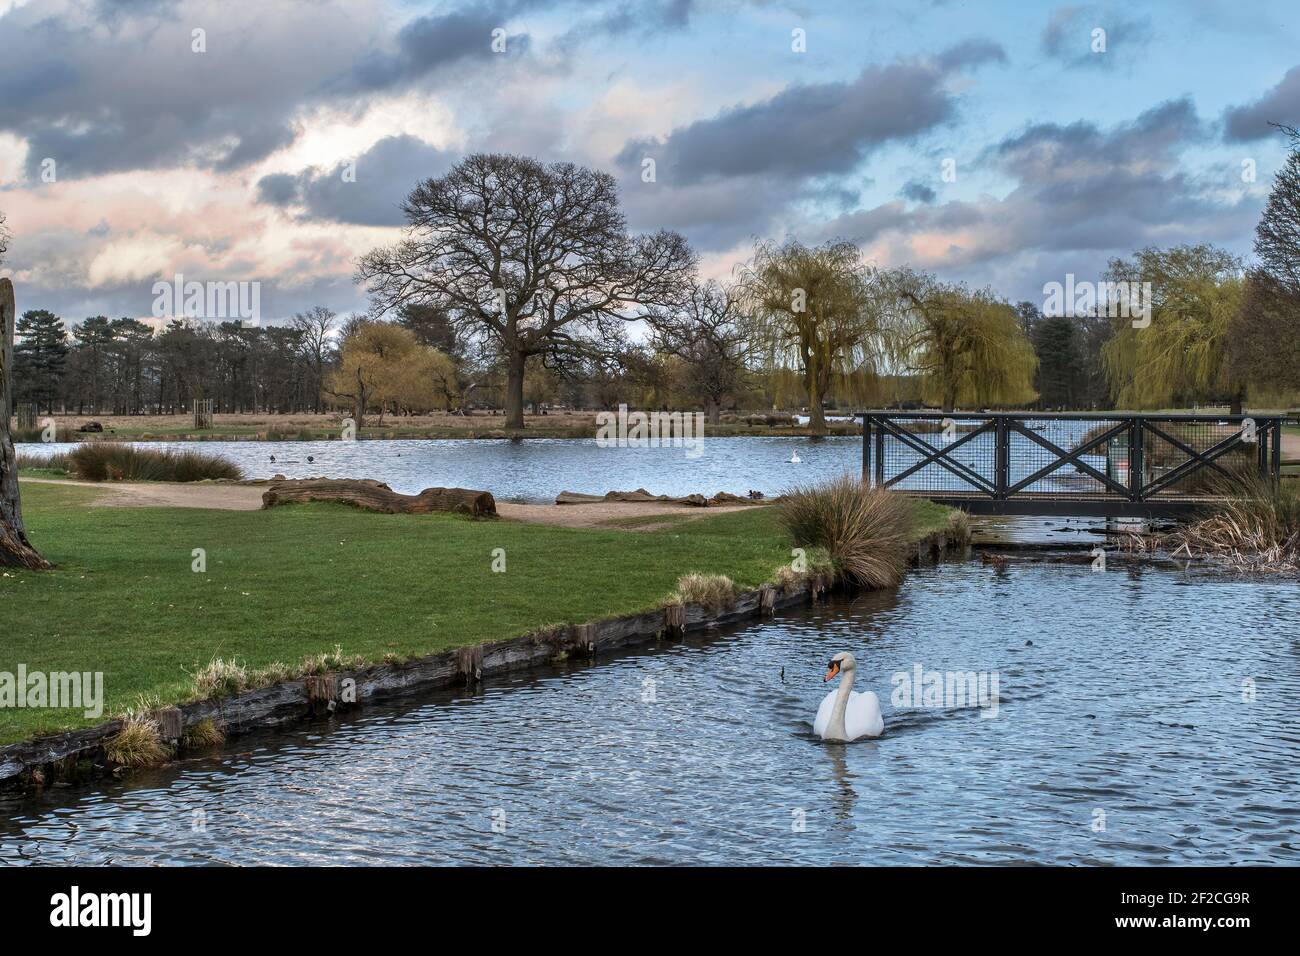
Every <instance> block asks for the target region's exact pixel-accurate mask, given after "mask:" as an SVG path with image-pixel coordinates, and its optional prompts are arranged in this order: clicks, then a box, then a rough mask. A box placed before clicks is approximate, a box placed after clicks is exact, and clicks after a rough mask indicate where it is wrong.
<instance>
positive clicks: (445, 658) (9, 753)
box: [0, 532, 950, 786]
mask: <svg viewBox="0 0 1300 956" xmlns="http://www.w3.org/2000/svg"><path fill="white" fill-rule="evenodd" d="M948 550H950V543H949V541H948V537H947V535H946V534H944V533H943V532H935V533H933V534H929V535H926V536H925V537H923V538H921V539H919V540H918V541H917V542H916V545H915V547H914V548H910V549H909V551H910V553H909V556H908V563H909V564H911V565H913V566H916V565H920V564H924V563H927V562H928V561H930V560H933V559H936V558H938V557H939V556H940V555H942V554H943V553H945V552H947V551H948ZM834 583H835V582H834V581H833V580H832V579H831V577H830V576H829V575H816V576H813V577H811V578H808V579H805V580H804V581H802V582H800V583H799V584H798V585H797V586H796V587H794V588H792V589H791V590H788V591H787V590H783V589H782V588H781V587H779V586H777V585H774V584H765V585H763V586H761V587H758V588H755V589H754V590H752V591H745V592H742V593H741V594H740V595H738V596H737V598H736V600H735V601H734V602H732V603H731V604H730V605H729V606H728V607H726V608H723V609H722V610H721V611H719V612H718V613H716V614H715V613H711V612H710V610H709V609H708V608H706V607H705V606H704V605H700V604H687V605H668V606H666V607H661V608H656V609H654V610H651V611H645V612H643V613H641V614H631V615H626V616H624V617H616V618H610V619H608V620H603V621H595V622H592V623H588V624H577V625H565V626H560V627H554V628H546V629H542V630H539V631H533V632H530V633H528V634H524V635H522V636H520V637H514V638H508V639H505V640H499V641H488V642H486V643H484V644H475V645H471V646H469V647H461V648H456V649H454V650H450V651H442V652H439V653H437V654H432V655H430V656H428V657H421V658H417V659H415V660H410V661H402V662H397V663H388V664H372V665H367V666H364V667H359V668H355V669H352V670H341V671H332V672H330V673H328V674H323V675H319V676H310V677H304V678H298V679H294V680H288V681H283V682H281V683H278V684H271V685H269V686H267V687H261V688H258V689H257V690H251V691H245V692H244V693H240V694H234V695H232V696H230V697H220V698H210V699H207V700H199V701H193V702H191V703H188V704H181V705H178V706H176V707H166V708H163V709H162V710H161V711H159V712H158V713H157V714H156V716H158V717H159V718H160V725H161V726H162V728H163V734H164V737H165V738H167V740H166V742H167V743H170V744H172V745H173V746H175V745H176V744H178V743H179V739H180V737H181V735H182V734H183V733H184V730H185V728H188V727H192V726H194V725H195V724H198V723H201V722H202V721H204V720H209V719H210V720H212V721H214V722H215V723H216V724H217V725H218V726H220V727H221V728H222V730H224V732H225V733H226V735H227V736H237V735H238V734H241V733H246V732H248V731H250V730H253V729H256V728H262V727H277V726H281V725H284V724H288V723H295V722H297V721H300V720H304V719H306V718H309V717H313V716H320V715H321V714H323V713H332V712H334V711H335V710H338V709H346V708H352V707H356V706H359V705H361V704H364V703H365V702H367V701H370V700H381V699H383V698H386V697H394V696H399V695H402V694H410V693H416V692H420V691H429V690H438V689H442V688H446V687H451V686H454V685H458V684H459V685H468V684H472V683H474V682H475V681H479V680H482V679H483V678H485V677H490V676H493V675H497V674H505V673H509V672H511V671H517V670H523V669H526V668H529V667H536V666H539V665H542V664H548V663H554V662H556V661H559V660H565V659H568V658H570V657H575V656H584V657H594V656H595V655H596V654H598V653H600V652H601V651H610V650H616V649H618V648H623V647H631V646H634V645H637V644H644V643H648V642H649V641H652V640H656V639H658V638H660V637H662V636H677V635H681V634H685V633H688V632H691V631H701V630H705V629H707V628H710V627H717V626H721V625H724V624H734V623H737V622H740V621H744V620H748V619H751V618H755V617H761V616H766V615H770V614H773V613H775V612H776V611H777V610H780V609H782V608H788V607H793V606H795V605H797V604H803V603H806V602H807V601H810V600H811V601H815V600H817V599H818V598H819V597H820V596H821V595H822V594H824V593H825V592H826V591H827V590H829V589H830V588H831V587H832V586H833V585H834ZM122 725H123V721H122V720H120V719H118V720H110V721H107V722H105V723H102V724H96V725H95V726H93V727H85V728H83V729H81V730H74V731H69V732H67V733H63V734H54V735H50V736H47V737H40V738H36V739H34V740H25V741H21V742H19V743H16V744H9V745H7V746H4V747H0V786H6V785H12V784H13V783H15V782H16V781H18V782H22V781H20V778H22V777H23V775H24V774H29V773H30V772H32V771H38V770H39V771H44V770H46V769H50V770H51V771H54V772H55V773H56V775H57V770H58V768H59V766H64V767H66V766H67V765H68V764H69V763H75V762H77V761H81V760H86V759H89V760H92V761H93V762H94V763H95V765H96V767H95V769H96V770H99V771H103V770H107V769H108V766H107V763H108V762H107V759H106V757H105V756H104V745H105V744H106V743H107V742H108V741H109V740H110V739H111V738H112V737H113V736H115V735H116V734H117V733H119V732H120V731H121V729H122Z"/></svg>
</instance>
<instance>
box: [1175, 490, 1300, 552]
mask: <svg viewBox="0 0 1300 956" xmlns="http://www.w3.org/2000/svg"><path fill="white" fill-rule="evenodd" d="M1217 490H1218V491H1219V492H1220V493H1221V494H1222V495H1223V496H1224V498H1223V501H1222V503H1221V504H1219V505H1217V506H1216V508H1215V511H1214V512H1213V513H1212V514H1209V515H1207V516H1205V517H1203V518H1200V519H1198V520H1196V521H1192V522H1191V523H1189V524H1187V525H1184V526H1183V527H1181V528H1178V529H1177V530H1175V531H1173V532H1170V533H1169V534H1168V535H1165V537H1164V538H1163V540H1162V541H1161V544H1162V545H1163V546H1164V547H1165V548H1166V549H1168V550H1169V551H1172V552H1173V553H1174V554H1175V555H1178V554H1185V555H1187V556H1188V557H1205V558H1212V559H1215V560H1218V561H1220V562H1222V563H1224V564H1226V565H1228V566H1230V567H1233V568H1235V569H1237V570H1239V571H1243V572H1271V573H1284V574H1286V573H1300V482H1297V481H1294V480H1290V479H1284V480H1283V481H1282V482H1281V483H1280V484H1279V485H1277V486H1276V487H1274V485H1273V484H1272V483H1271V482H1270V481H1267V480H1263V479H1259V478H1252V479H1249V480H1246V481H1243V482H1235V483H1234V484H1233V485H1232V487H1231V488H1228V487H1222V488H1219V489H1217Z"/></svg>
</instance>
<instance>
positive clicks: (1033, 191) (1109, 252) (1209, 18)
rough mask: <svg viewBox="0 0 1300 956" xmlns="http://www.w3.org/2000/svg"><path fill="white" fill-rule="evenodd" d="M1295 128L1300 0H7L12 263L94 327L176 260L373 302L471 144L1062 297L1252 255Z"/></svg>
mask: <svg viewBox="0 0 1300 956" xmlns="http://www.w3.org/2000/svg"><path fill="white" fill-rule="evenodd" d="M1098 30H1104V31H1105V35H1104V44H1105V50H1104V52H1094V50H1093V47H1094V45H1097V40H1096V39H1094V38H1095V37H1100V35H1099V34H1097V33H1096V31H1098ZM195 31H202V33H200V34H197V36H198V37H199V39H198V40H196V33H195ZM796 31H802V33H798V32H796ZM494 36H495V37H497V38H498V40H501V39H503V40H504V50H503V51H501V50H497V51H494V49H493V38H494ZM496 45H497V46H498V47H500V46H502V45H503V44H502V43H501V42H498V43H497V44H496ZM196 46H200V47H205V49H204V50H203V51H201V52H196V50H195V47H196ZM1270 120H1272V121H1277V122H1288V123H1291V124H1293V125H1300V13H1298V12H1297V6H1296V4H1295V2H1294V0H1276V2H1273V0H1251V2H1249V3H1242V2H1241V0H1224V2H1220V0H1176V2H1168V3H1158V2H1153V3H1147V4H1138V3H1132V2H1125V3H1116V4H1114V5H1105V4H1103V5H1100V6H1097V5H1089V4H1078V5H1074V4H1058V3H1054V2H1049V0H1043V2H1034V0H1008V2H994V0H983V2H975V0H970V2H960V0H933V2H925V0H895V2H892V3H873V2H843V3H837V2H822V0H794V2H791V3H783V2H780V0H749V2H745V0H568V2H565V0H475V2H415V0H0V211H2V212H3V213H4V214H5V215H6V216H7V219H8V229H9V231H10V232H11V233H12V241H11V244H10V251H9V254H8V261H7V263H6V265H5V271H6V272H8V273H9V274H11V275H12V276H13V277H14V278H15V283H16V285H17V287H18V293H19V297H20V303H19V306H20V308H21V309H27V308H36V307H47V308H51V309H54V310H55V311H57V312H58V313H59V314H60V315H62V316H63V317H64V318H65V319H68V320H71V321H80V320H81V319H82V318H84V317H85V316H87V315H94V314H99V313H105V314H108V315H110V316H124V315H129V316H146V315H148V314H149V313H150V310H151V305H152V301H153V296H152V293H151V287H152V285H153V283H154V282H155V281H157V280H159V279H160V278H166V279H168V280H170V279H171V277H172V276H173V275H174V274H176V273H178V272H179V273H183V274H184V275H185V276H186V278H187V279H198V280H200V281H210V280H222V281H232V280H234V281H255V282H260V283H261V288H262V311H263V315H264V316H265V317H267V318H270V319H274V318H276V317H282V316H287V315H290V314H292V313H293V312H295V311H300V310H302V309H305V308H307V307H309V306H312V305H316V304H323V305H328V306H330V307H333V308H335V309H337V310H339V311H347V310H352V309H360V308H364V306H365V299H364V296H363V295H362V293H361V292H360V290H359V289H358V288H357V287H356V286H355V285H354V284H353V282H352V273H353V263H354V260H355V258H356V257H357V256H358V255H360V254H361V253H363V252H365V251H366V250H367V249H369V248H370V247H371V246H373V245H376V244H380V243H387V242H390V241H392V240H393V239H395V238H396V237H397V236H398V235H399V230H400V224H401V214H400V210H399V204H400V201H401V198H402V196H403V195H404V194H405V193H406V192H407V191H408V190H409V189H410V187H411V186H412V185H413V184H414V183H415V182H416V181H417V180H418V179H420V178H423V177H428V176H437V175H439V174H440V173H442V172H443V171H445V170H446V169H447V168H448V167H449V166H450V165H451V164H452V163H454V162H455V161H456V160H457V158H458V157H460V156H463V155H465V154H466V153H470V152H476V151H508V152H519V153H527V154H530V155H534V156H538V157H541V158H543V159H546V160H570V161H575V162H580V163H584V164H587V165H591V166H594V167H598V168H600V169H604V170H607V171H609V172H611V173H613V174H614V175H615V176H617V177H618V179H619V181H620V183H621V184H622V192H623V201H624V205H625V207H626V209H627V212H628V216H629V221H630V223H631V225H632V226H633V228H635V229H638V230H640V229H651V228H658V227H669V228H673V229H677V230H680V231H681V232H683V233H684V234H685V235H686V236H687V237H688V238H689V239H690V240H691V242H692V244H693V245H694V247H695V248H696V249H697V251H698V252H699V253H700V256H701V263H702V268H703V270H704V271H705V272H706V273H708V274H711V275H717V276H720V277H721V276H725V275H727V274H729V273H730V271H731V269H732V267H733V265H734V264H735V263H736V262H737V261H738V260H740V259H742V258H744V256H745V255H746V253H747V251H748V250H749V249H751V248H752V244H753V240H754V238H755V237H774V238H780V237H783V236H785V235H793V236H797V237H798V238H800V239H803V240H805V241H809V242H813V241H821V240H824V239H828V238H846V239H851V240H853V241H855V242H857V243H858V244H859V245H860V246H861V247H862V249H863V250H864V252H865V253H866V254H867V255H868V256H869V257H871V258H872V259H873V260H875V261H876V262H877V263H879V264H881V265H897V264H901V263H911V264H912V265H915V266H917V267H921V268H925V269H930V270H934V271H937V272H938V273H940V274H941V275H943V276H945V277H947V278H952V279H962V280H965V281H968V282H970V283H973V284H975V285H980V286H983V285H991V286H993V287H994V288H996V289H997V290H999V291H1000V292H1001V293H1002V294H1003V295H1005V296H1007V297H1008V298H1011V299H1020V298H1029V299H1033V300H1041V297H1042V287H1043V284H1044V283H1045V282H1049V281H1063V279H1064V276H1065V274H1066V273H1067V272H1073V273H1075V274H1076V276H1079V277H1081V278H1084V277H1090V276H1091V277H1096V276H1097V275H1098V273H1099V272H1100V270H1102V269H1103V268H1104V267H1105V262H1106V260H1107V258H1108V257H1110V256H1113V255H1117V254H1124V253H1127V252H1130V251H1132V250H1134V249H1136V248H1139V247H1141V246H1144V245H1148V244H1159V245H1168V244H1173V243H1177V242H1184V241H1209V242H1214V243H1218V244H1220V245H1223V246H1227V247H1228V248H1230V249H1232V250H1233V251H1235V252H1238V253H1240V254H1243V255H1246V254H1248V253H1249V250H1250V243H1251V237H1252V230H1253V228H1254V224H1255V222H1256V220H1257V218H1258V215H1259V212H1260V210H1261V208H1262V205H1263V202H1264V199H1265V198H1266V196H1267V192H1268V187H1269V183H1270V181H1271V179H1272V176H1273V173H1274V171H1275V170H1276V169H1277V167H1278V165H1279V163H1280V161H1281V159H1282V157H1283V155H1284V148H1283V147H1284V140H1283V138H1282V137H1281V136H1279V135H1278V134H1277V133H1276V132H1275V131H1273V130H1271V129H1270V127H1269V125H1268V122H1269V121H1270ZM646 159H653V160H654V162H655V176H654V181H653V182H645V181H643V176H642V170H643V168H644V164H645V160H646ZM1252 168H1253V170H1254V173H1255V175H1254V176H1253V177H1252V176H1251V175H1250V172H1251V170H1252ZM351 171H354V172H355V176H353V175H350V172H351ZM1252 179H1253V181H1252Z"/></svg>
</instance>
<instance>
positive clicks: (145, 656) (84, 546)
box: [0, 483, 946, 744]
mask: <svg viewBox="0 0 1300 956" xmlns="http://www.w3.org/2000/svg"><path fill="white" fill-rule="evenodd" d="M99 494H101V492H100V491H99V490H98V489H93V488H84V487H78V486H60V485H57V484H31V483H24V484H23V511H24V515H25V517H26V520H27V525H28V532H29V536H30V537H31V540H32V542H33V543H34V544H35V545H36V546H37V548H39V549H40V551H41V552H42V553H43V554H44V555H45V556H46V557H48V558H49V559H50V560H52V561H54V562H56V563H57V565H58V569H57V570H55V571H53V572H49V573H34V572H19V571H13V570H9V571H7V572H6V573H5V575H4V576H3V577H0V606H3V608H4V633H3V636H2V637H0V671H9V672H11V673H12V672H15V671H16V670H17V666H18V665H19V664H20V663H21V664H25V665H26V666H27V669H28V671H29V672H31V671H38V670H39V671H63V670H76V671H91V672H94V671H103V673H104V685H105V698H106V700H105V709H106V712H108V713H111V712H114V711H120V710H121V709H123V708H125V707H127V706H130V705H131V704H132V703H134V702H135V701H136V699H137V698H138V696H139V695H141V694H146V695H157V696H158V697H159V698H160V699H161V700H162V701H163V702H176V701H180V700H183V699H185V698H186V697H187V695H188V694H189V689H190V675H191V674H192V673H193V672H194V671H195V670H197V669H198V668H199V667H201V666H202V665H204V664H206V663H207V662H208V661H210V660H211V659H212V658H214V657H222V658H225V659H227V660H229V659H238V660H239V661H241V662H242V663H245V664H247V665H249V666H251V667H264V666H267V665H269V664H272V663H276V662H283V663H286V664H290V665H296V664H298V663H300V662H301V659H302V658H303V657H304V656H305V655H308V654H315V653H320V652H323V651H328V650H331V649H333V647H334V646H335V645H341V646H342V649H343V652H344V653H345V654H347V655H360V656H362V657H364V658H366V659H368V660H376V661H377V660H380V659H382V658H383V657H384V656H385V655H387V654H394V655H397V656H399V657H409V656H420V655H425V654H431V653H434V652H437V651H440V650H445V649H448V648H452V647H457V646H461V645H466V644H474V643H479V642H482V641H487V640H494V639H498V638H507V637H513V636H516V635H519V634H523V633H526V632H528V631H532V630H535V629H537V628H541V627H545V626H548V625H557V624H572V623H581V622H584V621H590V620H596V619H599V618H602V617H609V616H614V615H619V614H627V613H632V612H635V611H639V610H644V609H647V608H651V607H654V606H658V605H660V604H662V603H663V601H664V598H665V597H666V596H667V595H668V594H669V593H670V592H671V591H672V590H673V588H674V586H675V585H676V582H677V579H678V578H679V577H680V576H681V575H683V574H687V573H690V572H703V573H710V574H726V575H729V576H730V577H731V578H733V579H734V580H735V581H736V583H737V584H738V585H740V586H741V587H754V586H757V585H759V584H762V583H763V582H765V581H767V580H769V579H770V578H771V576H772V574H773V572H774V571H775V570H776V568H778V567H779V566H781V565H783V564H788V563H789V561H790V545H789V542H788V539H787V537H786V535H785V534H784V533H783V532H782V531H781V530H780V529H779V528H778V527H777V525H776V522H775V515H774V513H773V510H772V509H770V508H754V509H752V510H746V511H739V512H733V513H730V514H722V515H717V516H710V517H704V518H699V519H698V520H694V521H681V522H671V523H669V524H667V525H666V526H664V527H663V528H662V529H661V530H650V531H641V532H629V531H623V530H614V529H611V530H591V529H570V528H555V527H546V526H542V525H526V524H518V523H512V522H504V521H495V522H474V521H470V520H468V519H465V518H460V517H454V516H450V515H418V516H417V515H378V514H372V513H369V512H364V511H360V510H357V509H354V508H349V507H346V506H340V505H325V504H309V505H292V506H287V507H281V508H274V509H271V510H268V511H208V510H198V509H183V508H175V509H172V508H90V507H87V504H88V503H89V502H90V501H91V500H92V499H93V498H94V497H95V496H96V495H99ZM919 515H920V524H919V526H918V531H922V530H929V528H930V527H933V526H937V525H939V524H942V522H943V520H944V519H945V518H946V511H945V509H942V508H937V507H935V506H932V505H928V504H926V505H924V506H921V508H920V511H919ZM195 548H202V549H204V550H205V551H206V557H207V571H206V573H196V572H194V571H193V570H191V565H192V562H193V561H194V558H193V557H192V552H193V550H194V549H195ZM495 548H502V549H504V550H505V559H506V571H505V573H494V572H493V571H492V569H491V564H492V558H493V549H495ZM94 722H95V721H93V720H88V719H84V718H83V717H82V715H81V713H80V712H79V711H69V710H58V711H50V710H45V711H41V710H27V709H14V708H6V709H3V710H0V744H3V743H8V742H12V741H14V740H19V739H23V738H25V737H30V736H33V735H35V734H37V733H43V732H51V731H56V730H63V729H68V728H69V727H75V726H80V725H83V724H89V723H94Z"/></svg>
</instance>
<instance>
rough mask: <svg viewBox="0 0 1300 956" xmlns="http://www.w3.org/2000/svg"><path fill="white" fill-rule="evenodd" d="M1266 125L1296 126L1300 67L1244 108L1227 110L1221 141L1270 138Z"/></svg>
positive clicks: (1299, 112) (1299, 108)
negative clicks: (1223, 138)
mask: <svg viewBox="0 0 1300 956" xmlns="http://www.w3.org/2000/svg"><path fill="white" fill-rule="evenodd" d="M1269 123H1283V124H1285V125H1287V126H1292V127H1297V126H1300V66H1294V67H1292V68H1291V69H1289V70H1287V72H1286V75H1285V76H1284V77H1282V79H1281V80H1279V81H1278V84H1277V85H1276V86H1275V87H1273V88H1272V89H1271V90H1269V91H1268V92H1267V93H1265V94H1264V95H1263V96H1261V97H1260V98H1259V99H1257V100H1256V101H1255V102H1253V103H1248V104H1246V105H1245V106H1234V107H1230V108H1229V109H1228V110H1226V111H1225V112H1224V114H1223V129H1224V137H1225V138H1226V139H1228V140H1230V141H1233V142H1244V141H1246V140H1252V139H1263V138H1264V137H1266V136H1274V135H1276V134H1277V130H1276V129H1274V128H1273V127H1272V126H1270V125H1269Z"/></svg>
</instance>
